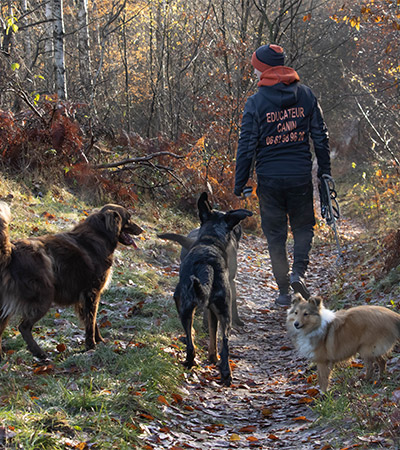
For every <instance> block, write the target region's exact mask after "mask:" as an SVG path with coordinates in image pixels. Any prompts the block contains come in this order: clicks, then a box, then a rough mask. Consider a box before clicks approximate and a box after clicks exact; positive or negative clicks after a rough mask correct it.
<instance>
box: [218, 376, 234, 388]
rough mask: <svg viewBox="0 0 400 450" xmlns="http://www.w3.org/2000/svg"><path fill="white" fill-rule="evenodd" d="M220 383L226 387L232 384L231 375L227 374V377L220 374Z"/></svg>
mask: <svg viewBox="0 0 400 450" xmlns="http://www.w3.org/2000/svg"><path fill="white" fill-rule="evenodd" d="M221 384H222V385H224V386H226V387H229V386H230V385H231V384H232V376H231V375H229V376H227V377H222V375H221Z"/></svg>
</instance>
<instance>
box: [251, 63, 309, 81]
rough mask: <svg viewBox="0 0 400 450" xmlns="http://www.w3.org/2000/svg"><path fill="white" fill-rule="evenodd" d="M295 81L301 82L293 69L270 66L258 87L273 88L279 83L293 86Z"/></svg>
mask: <svg viewBox="0 0 400 450" xmlns="http://www.w3.org/2000/svg"><path fill="white" fill-rule="evenodd" d="M267 67H268V66H267ZM295 81H300V77H299V75H298V73H297V72H296V71H295V70H294V69H292V68H291V67H287V66H270V67H268V68H267V69H266V70H264V72H262V74H261V77H260V81H259V82H258V86H273V85H275V84H278V83H284V84H292V83H294V82H295Z"/></svg>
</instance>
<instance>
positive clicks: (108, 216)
mask: <svg viewBox="0 0 400 450" xmlns="http://www.w3.org/2000/svg"><path fill="white" fill-rule="evenodd" d="M103 214H104V223H105V225H106V230H107V231H111V232H113V233H115V234H117V232H118V230H119V229H120V228H121V224H122V218H121V216H120V215H119V213H117V211H113V210H108V211H104V213H103Z"/></svg>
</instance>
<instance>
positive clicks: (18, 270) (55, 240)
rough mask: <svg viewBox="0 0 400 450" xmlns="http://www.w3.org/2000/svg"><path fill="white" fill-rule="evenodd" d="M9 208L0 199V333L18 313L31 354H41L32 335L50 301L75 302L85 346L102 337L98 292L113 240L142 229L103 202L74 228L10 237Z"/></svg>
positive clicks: (107, 271) (125, 213)
mask: <svg viewBox="0 0 400 450" xmlns="http://www.w3.org/2000/svg"><path fill="white" fill-rule="evenodd" d="M10 217H11V214H10V209H9V207H8V205H7V204H6V203H4V202H0V357H1V352H2V348H1V335H2V334H3V331H4V329H5V327H6V326H7V323H8V321H9V319H10V318H11V317H12V316H14V315H16V316H20V317H21V319H22V320H21V323H20V325H19V331H20V332H21V335H22V337H23V338H24V340H25V342H26V344H27V346H28V349H29V350H30V351H31V353H32V354H33V355H34V356H37V357H39V358H46V356H47V355H46V353H45V352H44V351H43V350H42V349H41V348H40V347H39V345H38V344H37V343H36V341H35V340H34V338H33V336H32V327H33V325H34V324H35V323H36V322H37V321H38V320H39V319H41V318H42V317H43V316H44V315H45V314H46V312H47V311H48V310H49V308H50V306H51V305H52V304H53V303H54V304H57V305H62V306H68V305H75V307H76V310H77V312H78V314H79V316H80V318H81V319H82V321H83V322H84V324H85V331H86V338H85V345H86V349H91V348H94V347H95V346H96V343H98V342H100V341H102V340H103V339H102V337H101V335H100V332H99V329H98V326H97V322H96V315H97V308H98V304H99V301H100V296H101V293H102V291H103V290H104V288H105V287H106V284H107V280H108V278H109V277H110V275H111V266H112V263H113V253H114V250H115V249H116V247H117V244H118V242H121V243H122V244H125V245H131V244H133V239H132V237H131V236H130V235H138V234H140V233H141V232H142V229H141V228H140V227H139V226H138V225H136V224H135V223H134V222H132V220H131V215H130V213H129V212H128V210H127V209H125V208H124V207H122V206H119V205H112V204H109V205H106V206H104V207H103V208H102V209H101V210H100V211H99V212H95V213H93V214H91V215H90V216H89V217H87V219H86V220H85V221H83V222H81V223H80V224H78V225H77V226H76V227H75V228H74V229H73V230H71V231H69V232H65V233H59V234H55V235H45V236H40V237H35V238H29V239H21V240H18V241H15V242H10V238H9V233H8V223H9V222H10Z"/></svg>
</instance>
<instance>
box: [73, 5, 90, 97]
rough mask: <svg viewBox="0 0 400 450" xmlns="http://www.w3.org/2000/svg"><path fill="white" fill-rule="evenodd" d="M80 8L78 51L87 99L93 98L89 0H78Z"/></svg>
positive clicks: (80, 72)
mask: <svg viewBox="0 0 400 450" xmlns="http://www.w3.org/2000/svg"><path fill="white" fill-rule="evenodd" d="M76 5H77V9H78V30H79V31H78V51H79V74H80V79H81V85H82V93H83V97H84V98H85V99H86V100H89V99H91V98H92V91H93V80H92V70H91V55H90V44H89V27H88V10H87V6H88V2H87V0H76Z"/></svg>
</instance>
